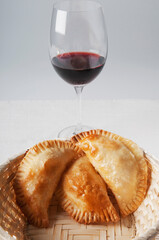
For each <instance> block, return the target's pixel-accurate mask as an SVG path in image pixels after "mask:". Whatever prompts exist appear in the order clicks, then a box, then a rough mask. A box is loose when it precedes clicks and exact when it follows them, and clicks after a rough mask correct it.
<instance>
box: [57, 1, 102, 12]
mask: <svg viewBox="0 0 159 240" xmlns="http://www.w3.org/2000/svg"><path fill="white" fill-rule="evenodd" d="M71 2H72V3H73V4H75V3H76V4H77V7H78V8H75V9H69V8H68V6H69V5H68V3H71ZM81 3H82V4H83V5H82V9H79V6H78V4H81ZM64 4H65V6H64ZM86 4H89V9H88V7H87V9H85V7H86ZM100 8H102V5H101V3H100V2H98V1H93V0H78V1H77V2H75V1H72V0H62V1H57V2H55V3H54V4H53V9H56V10H61V11H67V12H90V11H93V10H97V9H100Z"/></svg>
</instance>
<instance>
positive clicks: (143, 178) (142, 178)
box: [71, 129, 149, 217]
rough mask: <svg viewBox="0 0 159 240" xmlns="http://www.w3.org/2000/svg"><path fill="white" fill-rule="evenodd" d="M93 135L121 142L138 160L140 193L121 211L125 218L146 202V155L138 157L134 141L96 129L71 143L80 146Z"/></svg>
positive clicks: (75, 137)
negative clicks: (79, 144)
mask: <svg viewBox="0 0 159 240" xmlns="http://www.w3.org/2000/svg"><path fill="white" fill-rule="evenodd" d="M91 135H102V136H107V137H110V138H111V139H114V140H119V141H121V142H122V143H123V144H124V145H125V146H126V147H127V148H128V149H129V150H130V151H131V152H132V153H133V154H134V155H135V156H136V157H137V159H138V162H139V166H140V171H141V174H139V178H138V191H137V193H136V196H135V198H134V199H133V200H132V201H131V202H130V203H129V204H127V205H126V206H125V208H124V209H120V211H121V214H122V216H123V217H125V216H127V215H128V214H130V213H132V212H134V211H135V210H136V209H137V208H138V207H139V205H140V204H141V202H142V201H143V200H144V198H145V196H146V193H147V188H148V178H149V173H148V166H147V161H146V158H145V156H144V154H143V157H142V158H140V156H138V155H139V154H138V152H137V149H136V147H137V145H136V144H135V143H134V142H133V141H131V140H129V139H126V138H123V137H121V136H119V135H117V134H114V133H111V132H108V131H104V130H102V129H96V130H95V129H94V130H90V131H86V132H82V133H79V134H77V135H75V136H73V137H72V138H71V141H72V142H73V143H75V144H78V143H80V142H81V141H82V140H84V138H87V137H88V136H91ZM143 169H145V171H143ZM142 171H143V172H142Z"/></svg>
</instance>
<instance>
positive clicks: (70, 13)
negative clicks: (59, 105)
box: [49, 0, 108, 138]
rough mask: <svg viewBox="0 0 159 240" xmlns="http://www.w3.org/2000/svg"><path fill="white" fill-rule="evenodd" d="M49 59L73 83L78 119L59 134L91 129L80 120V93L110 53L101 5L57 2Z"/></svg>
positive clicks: (79, 0)
mask: <svg viewBox="0 0 159 240" xmlns="http://www.w3.org/2000/svg"><path fill="white" fill-rule="evenodd" d="M49 53H50V60H51V63H52V65H53V67H54V69H55V71H56V72H57V73H58V75H59V76H60V77H61V78H62V79H63V80H64V81H66V82H67V83H69V84H71V85H73V86H74V89H75V91H76V94H77V100H78V103H79V109H78V114H79V121H78V124H77V125H75V126H70V127H67V128H64V129H63V130H61V131H60V133H59V134H58V137H63V138H67V137H71V136H72V135H74V134H77V133H79V132H82V131H86V130H90V128H89V127H87V126H84V125H82V123H81V93H82V90H83V88H84V86H86V85H87V84H88V83H90V82H91V81H93V80H94V79H95V78H96V77H97V75H98V74H99V73H100V72H101V70H102V68H103V66H104V64H105V62H106V59H107V53H108V40H107V32H106V26H105V21H104V14H103V10H102V6H101V5H100V4H99V3H98V2H95V1H91V0H77V1H76V0H65V1H59V2H57V3H55V4H54V6H53V11H52V19H51V27H50V48H49Z"/></svg>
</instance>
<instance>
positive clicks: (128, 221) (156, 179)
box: [0, 154, 159, 240]
mask: <svg viewBox="0 0 159 240" xmlns="http://www.w3.org/2000/svg"><path fill="white" fill-rule="evenodd" d="M23 157H24V154H22V155H20V156H18V157H16V158H13V159H11V160H10V161H9V162H8V163H7V164H4V165H2V166H0V240H8V239H10V240H13V239H14V240H15V239H18V240H30V239H31V240H131V239H135V240H145V239H153V240H154V239H156V240H157V239H158V240H159V237H156V238H154V237H155V236H156V234H157V232H159V162H158V161H157V160H155V159H154V158H153V157H151V156H150V155H148V154H147V158H148V159H149V161H150V163H151V166H152V173H151V176H152V177H151V185H150V188H149V190H148V193H147V196H146V198H145V200H144V201H143V202H142V204H141V205H140V207H139V208H138V209H137V211H136V212H135V213H134V214H131V215H130V216H128V217H126V218H123V219H121V220H120V222H118V223H115V224H113V223H110V224H107V225H83V224H79V223H77V222H75V220H73V219H71V218H70V216H68V214H67V213H66V212H64V211H63V210H62V209H61V208H60V206H59V205H58V202H57V201H56V199H55V198H53V199H52V202H51V204H50V208H49V219H50V227H49V228H47V229H38V228H35V227H33V226H31V225H28V224H27V221H26V219H25V217H24V215H23V214H22V213H21V211H20V209H19V208H18V206H17V205H16V201H15V194H14V190H13V186H12V183H13V178H14V176H15V173H16V171H17V168H18V166H19V163H20V161H21V160H22V158H23Z"/></svg>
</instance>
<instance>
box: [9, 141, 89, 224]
mask: <svg viewBox="0 0 159 240" xmlns="http://www.w3.org/2000/svg"><path fill="white" fill-rule="evenodd" d="M47 148H59V149H60V148H64V149H72V150H73V151H74V152H76V153H77V158H78V157H80V156H82V155H84V152H83V151H82V150H81V149H80V148H79V147H78V146H76V145H75V144H73V143H72V142H70V141H62V140H46V141H44V142H41V143H39V144H36V145H35V146H33V147H32V148H30V149H29V151H28V152H27V154H26V155H25V157H24V158H23V160H22V162H21V164H20V166H19V168H18V171H17V173H16V177H15V179H14V182H13V187H14V190H15V193H16V201H17V204H18V205H19V207H20V208H21V210H22V212H23V213H24V215H25V216H26V217H27V220H28V222H29V223H30V224H33V225H35V226H37V227H48V226H49V220H48V214H47V211H48V208H47V209H46V216H45V217H44V218H42V217H41V216H36V215H35V214H34V213H33V212H32V211H31V209H30V208H28V204H27V202H28V200H27V199H26V196H25V186H23V182H22V181H21V174H22V173H23V165H24V164H29V161H30V158H32V159H34V156H36V155H37V154H39V153H41V152H43V151H45V149H47ZM48 207H49V204H48Z"/></svg>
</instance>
